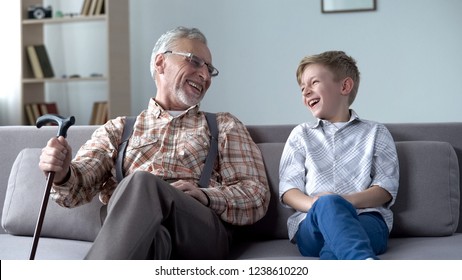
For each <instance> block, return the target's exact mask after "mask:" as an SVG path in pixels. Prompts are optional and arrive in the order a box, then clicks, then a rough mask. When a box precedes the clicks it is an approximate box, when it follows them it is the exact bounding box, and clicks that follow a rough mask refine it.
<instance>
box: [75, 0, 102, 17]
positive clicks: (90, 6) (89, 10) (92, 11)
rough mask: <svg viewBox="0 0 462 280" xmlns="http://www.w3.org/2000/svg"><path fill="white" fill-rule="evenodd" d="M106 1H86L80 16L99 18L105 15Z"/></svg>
mask: <svg viewBox="0 0 462 280" xmlns="http://www.w3.org/2000/svg"><path fill="white" fill-rule="evenodd" d="M104 2H105V0H84V1H83V4H82V9H81V10H80V14H81V15H83V16H97V15H103V14H104Z"/></svg>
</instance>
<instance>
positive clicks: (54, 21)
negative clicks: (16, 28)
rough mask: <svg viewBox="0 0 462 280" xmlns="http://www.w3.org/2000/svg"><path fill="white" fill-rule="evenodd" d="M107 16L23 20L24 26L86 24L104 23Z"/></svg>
mask: <svg viewBox="0 0 462 280" xmlns="http://www.w3.org/2000/svg"><path fill="white" fill-rule="evenodd" d="M106 19H107V17H106V15H97V16H80V15H79V16H73V17H62V18H45V19H23V20H22V24H25V25H28V24H62V23H73V22H85V21H104V20H106Z"/></svg>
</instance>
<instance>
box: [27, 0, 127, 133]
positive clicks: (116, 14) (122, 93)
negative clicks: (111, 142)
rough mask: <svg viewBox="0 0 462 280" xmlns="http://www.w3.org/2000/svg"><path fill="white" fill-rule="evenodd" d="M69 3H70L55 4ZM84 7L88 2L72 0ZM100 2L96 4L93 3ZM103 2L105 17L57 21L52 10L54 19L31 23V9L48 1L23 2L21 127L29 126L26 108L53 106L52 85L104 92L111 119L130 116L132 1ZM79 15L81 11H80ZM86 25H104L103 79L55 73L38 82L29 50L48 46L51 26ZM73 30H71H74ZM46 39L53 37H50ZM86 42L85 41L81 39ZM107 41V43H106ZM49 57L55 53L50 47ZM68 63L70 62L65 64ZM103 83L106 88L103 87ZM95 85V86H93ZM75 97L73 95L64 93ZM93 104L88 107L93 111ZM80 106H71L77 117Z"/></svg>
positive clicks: (44, 4)
mask: <svg viewBox="0 0 462 280" xmlns="http://www.w3.org/2000/svg"><path fill="white" fill-rule="evenodd" d="M56 1H68V0H55V1H54V2H56ZM73 1H77V2H79V5H82V8H83V5H84V2H85V1H88V0H73ZM92 1H97V0H92ZM101 1H104V14H99V15H81V14H79V15H73V16H72V17H71V16H65V17H61V18H55V17H54V16H55V15H54V13H55V12H56V11H55V9H53V17H52V18H42V19H29V18H28V8H29V7H30V6H32V5H42V6H44V7H46V6H47V5H48V2H47V1H42V0H21V48H22V52H21V53H22V54H21V68H22V69H21V102H20V105H21V110H22V112H23V114H22V123H23V124H29V120H28V117H27V112H26V105H27V104H31V103H45V102H53V101H54V100H45V99H46V90H47V89H46V88H47V86H49V85H56V84H60V85H66V86H67V85H72V84H75V83H81V84H86V85H88V84H89V85H90V87H94V88H95V90H103V91H105V92H104V93H103V94H104V96H105V99H106V100H104V101H105V102H106V103H107V108H108V109H107V110H108V113H107V114H108V117H109V118H114V117H117V116H123V115H130V108H131V105H130V104H131V88H130V49H129V3H128V2H129V0H101ZM78 12H79V13H80V11H78ZM77 24H79V25H86V24H88V25H89V26H90V25H91V26H93V25H94V24H101V25H104V28H102V30H104V33H105V34H102V35H101V36H100V38H101V42H97V43H101V44H102V45H103V46H106V49H104V52H105V54H104V55H106V59H105V61H107V63H106V65H105V66H104V68H105V71H104V73H103V75H101V76H96V77H91V76H82V77H63V76H61V75H60V73H56V71H55V76H54V77H48V78H46V77H43V78H36V77H35V75H34V72H33V70H32V67H31V65H30V63H29V60H28V53H27V46H31V45H34V46H36V45H45V46H47V42H46V40H45V38H44V29H45V27H46V26H48V25H53V26H55V25H58V26H61V25H77ZM71 30H72V29H71ZM47 37H50V35H49V34H47ZM81 39H82V40H85V38H81ZM104 40H106V41H104ZM47 51H48V53H50V52H51V51H52V50H51V49H50V48H48V47H47ZM88 52H91V50H85V51H84V52H83V53H75V59H79V56H80V57H83V56H85V55H86V54H87V53H88ZM66 62H67V61H66ZM60 63H63V64H64V61H52V66H53V67H54V66H59V64H60ZM68 63H73V62H68ZM101 83H103V86H101ZM92 85H94V86H92ZM63 94H72V93H69V92H68V93H63ZM70 103H71V102H70ZM93 105H94V103H93V102H89V103H88V104H85V106H86V107H88V110H89V111H91V110H92V107H93ZM78 107H79V106H75V108H74V107H73V104H69V111H70V114H75V112H74V110H79V108H78Z"/></svg>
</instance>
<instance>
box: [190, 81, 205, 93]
mask: <svg viewBox="0 0 462 280" xmlns="http://www.w3.org/2000/svg"><path fill="white" fill-rule="evenodd" d="M188 84H189V85H190V86H192V87H194V88H197V90H199V91H202V87H201V86H200V85H198V84H196V83H195V82H191V81H188Z"/></svg>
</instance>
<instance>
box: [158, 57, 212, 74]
mask: <svg viewBox="0 0 462 280" xmlns="http://www.w3.org/2000/svg"><path fill="white" fill-rule="evenodd" d="M162 54H176V55H181V56H184V57H186V58H187V59H188V61H189V63H191V64H192V65H193V66H194V67H196V68H201V67H202V66H204V65H205V66H207V71H208V72H209V75H210V76H211V77H216V76H218V74H219V73H220V72H219V71H218V69H217V68H215V67H214V66H213V65H212V64H210V63H207V62H205V60H203V59H202V58H200V57H198V56H197V55H195V54H193V53H185V52H176V51H165V52H163V53H162ZM215 72H216V73H215Z"/></svg>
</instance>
